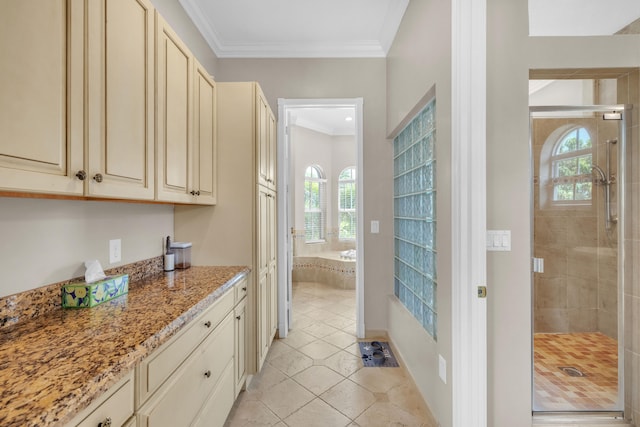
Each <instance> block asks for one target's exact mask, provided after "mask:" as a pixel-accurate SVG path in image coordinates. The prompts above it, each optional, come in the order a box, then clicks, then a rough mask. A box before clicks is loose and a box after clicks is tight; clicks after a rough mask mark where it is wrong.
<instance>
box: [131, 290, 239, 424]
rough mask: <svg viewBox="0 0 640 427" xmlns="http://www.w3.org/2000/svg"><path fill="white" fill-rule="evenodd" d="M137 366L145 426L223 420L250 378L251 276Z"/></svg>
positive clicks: (139, 413)
mask: <svg viewBox="0 0 640 427" xmlns="http://www.w3.org/2000/svg"><path fill="white" fill-rule="evenodd" d="M234 286H235V287H234V289H231V290H229V291H227V293H225V294H224V295H223V296H222V297H220V299H219V300H218V301H216V302H215V303H214V304H213V305H212V306H211V307H210V308H209V309H207V310H206V311H205V312H204V313H202V314H201V315H200V316H198V317H197V318H196V319H194V320H193V321H192V322H190V325H189V326H187V328H186V329H184V330H183V331H181V332H180V333H179V334H178V335H176V336H174V337H173V338H172V339H171V340H170V341H169V342H168V343H166V344H164V345H163V346H161V347H160V348H158V349H157V350H156V351H155V352H154V353H153V354H152V355H151V356H149V357H148V358H147V359H145V360H144V361H143V362H142V363H141V364H140V365H139V366H138V368H137V369H136V375H137V377H136V378H137V393H136V400H137V405H136V406H137V407H138V410H137V425H138V426H139V427H175V426H190V425H191V426H203V427H204V426H206V427H218V426H220V427H221V426H222V425H223V424H224V422H225V420H226V418H227V415H228V414H229V412H230V411H231V407H232V406H233V402H234V400H235V398H236V396H237V393H238V392H239V390H240V389H241V388H242V387H243V386H244V382H245V379H246V352H245V345H246V329H245V328H246V320H245V302H246V298H245V297H246V294H247V279H246V278H244V279H242V280H240V281H239V282H238V283H236V284H235V285H234Z"/></svg>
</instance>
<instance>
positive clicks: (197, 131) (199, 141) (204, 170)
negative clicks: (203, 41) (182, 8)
mask: <svg viewBox="0 0 640 427" xmlns="http://www.w3.org/2000/svg"><path fill="white" fill-rule="evenodd" d="M194 73H195V77H194V82H193V100H194V122H193V172H192V178H193V181H192V185H191V190H190V191H189V193H190V194H191V195H192V196H194V200H193V202H194V203H198V204H206V205H214V204H215V203H216V198H217V192H216V189H217V188H216V185H217V184H216V84H215V82H214V81H213V79H212V78H211V77H210V76H209V74H208V73H207V70H205V69H204V67H203V66H202V65H200V63H198V61H195V64H194Z"/></svg>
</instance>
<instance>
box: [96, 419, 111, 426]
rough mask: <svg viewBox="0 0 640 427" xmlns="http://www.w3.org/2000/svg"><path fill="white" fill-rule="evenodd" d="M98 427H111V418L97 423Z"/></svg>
mask: <svg viewBox="0 0 640 427" xmlns="http://www.w3.org/2000/svg"><path fill="white" fill-rule="evenodd" d="M98 427H111V418H107V419H106V420H104V421H102V422H100V423H98Z"/></svg>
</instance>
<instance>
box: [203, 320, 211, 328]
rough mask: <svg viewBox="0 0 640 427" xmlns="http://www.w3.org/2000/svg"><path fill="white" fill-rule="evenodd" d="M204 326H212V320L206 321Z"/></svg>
mask: <svg viewBox="0 0 640 427" xmlns="http://www.w3.org/2000/svg"><path fill="white" fill-rule="evenodd" d="M204 326H206V327H207V328H210V327H211V321H210V320H207V321H206V322H204Z"/></svg>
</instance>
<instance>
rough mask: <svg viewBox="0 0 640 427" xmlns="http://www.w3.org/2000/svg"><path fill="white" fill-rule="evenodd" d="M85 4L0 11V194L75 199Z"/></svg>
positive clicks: (14, 5)
mask: <svg viewBox="0 0 640 427" xmlns="http://www.w3.org/2000/svg"><path fill="white" fill-rule="evenodd" d="M83 40H84V2H82V1H71V0H48V1H45V2H43V1H39V0H20V1H6V2H3V3H2V11H1V12H0V94H1V96H0V190H3V191H21V192H38V193H56V194H70V195H82V193H83V182H82V181H81V180H80V179H78V178H77V177H76V174H77V173H78V172H79V171H81V170H82V169H83V164H84V160H83V101H84V92H83V91H84V84H83V75H84V68H83V67H84V66H83V62H84V58H83V52H84V45H83Z"/></svg>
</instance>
